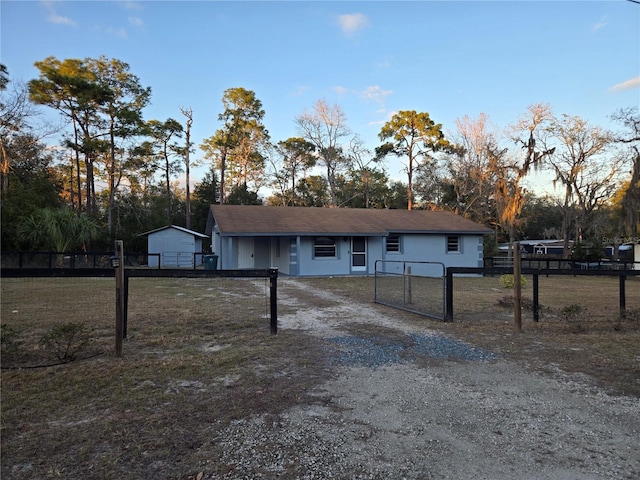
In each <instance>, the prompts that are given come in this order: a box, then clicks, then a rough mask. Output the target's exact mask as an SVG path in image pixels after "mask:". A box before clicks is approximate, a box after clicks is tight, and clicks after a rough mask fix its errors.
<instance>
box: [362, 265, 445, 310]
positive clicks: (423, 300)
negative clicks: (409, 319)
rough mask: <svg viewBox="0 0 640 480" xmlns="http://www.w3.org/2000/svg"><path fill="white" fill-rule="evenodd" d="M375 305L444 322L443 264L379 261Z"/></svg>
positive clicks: (376, 271) (376, 268)
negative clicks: (378, 304) (398, 309)
mask: <svg viewBox="0 0 640 480" xmlns="http://www.w3.org/2000/svg"><path fill="white" fill-rule="evenodd" d="M374 302H375V303H380V304H382V305H387V306H389V307H395V308H400V309H402V310H407V311H409V312H413V313H418V314H420V315H425V316H427V317H431V318H436V319H438V320H443V321H444V320H445V266H444V263H441V262H410V261H399V260H376V264H375V283H374Z"/></svg>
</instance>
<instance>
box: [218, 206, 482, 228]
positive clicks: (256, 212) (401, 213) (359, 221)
mask: <svg viewBox="0 0 640 480" xmlns="http://www.w3.org/2000/svg"><path fill="white" fill-rule="evenodd" d="M210 212H211V216H212V217H213V218H211V216H210V220H213V221H215V223H216V224H217V225H218V229H219V231H220V233H221V234H222V235H237V236H243V235H244V236H258V235H267V236H270V235H302V236H304V235H356V236H357V235H363V236H364V235H388V234H389V233H391V232H393V233H451V234H453V233H455V234H485V233H490V232H492V230H491V229H489V228H486V227H484V226H482V225H480V224H478V223H475V222H472V221H471V220H467V219H466V218H463V217H461V216H459V215H456V214H454V213H451V212H440V211H438V212H433V211H428V210H386V209H384V210H383V209H364V208H318V207H269V206H262V205H211V211H210ZM209 229H210V225H209V226H208V227H207V231H209Z"/></svg>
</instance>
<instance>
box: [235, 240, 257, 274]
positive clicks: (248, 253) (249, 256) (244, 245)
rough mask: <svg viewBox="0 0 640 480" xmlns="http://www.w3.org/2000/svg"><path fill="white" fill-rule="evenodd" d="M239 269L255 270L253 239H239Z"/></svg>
mask: <svg viewBox="0 0 640 480" xmlns="http://www.w3.org/2000/svg"><path fill="white" fill-rule="evenodd" d="M238 268H255V263H254V243H253V237H240V238H239V239H238Z"/></svg>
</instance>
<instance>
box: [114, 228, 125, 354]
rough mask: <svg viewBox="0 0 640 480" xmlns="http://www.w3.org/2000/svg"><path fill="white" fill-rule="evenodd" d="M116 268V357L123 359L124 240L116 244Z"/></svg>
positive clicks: (117, 241)
mask: <svg viewBox="0 0 640 480" xmlns="http://www.w3.org/2000/svg"><path fill="white" fill-rule="evenodd" d="M114 266H115V275H116V357H121V356H122V339H123V337H124V246H123V243H122V240H116V242H115V255H114Z"/></svg>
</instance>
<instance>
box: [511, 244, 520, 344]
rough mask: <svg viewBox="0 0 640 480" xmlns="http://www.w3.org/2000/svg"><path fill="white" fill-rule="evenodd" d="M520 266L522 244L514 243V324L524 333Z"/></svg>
mask: <svg viewBox="0 0 640 480" xmlns="http://www.w3.org/2000/svg"><path fill="white" fill-rule="evenodd" d="M521 272H522V268H521V266H520V242H513V324H514V326H515V327H516V330H517V331H518V332H521V331H522V285H521V283H520V277H521V275H522V273H521Z"/></svg>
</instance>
